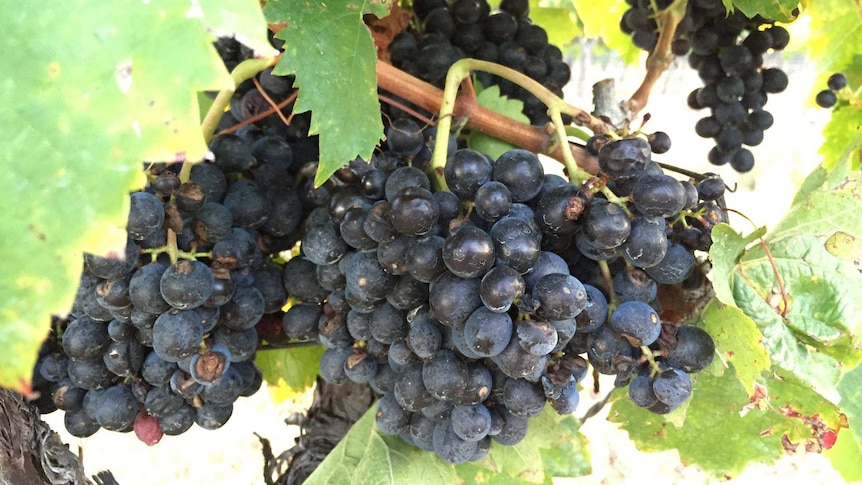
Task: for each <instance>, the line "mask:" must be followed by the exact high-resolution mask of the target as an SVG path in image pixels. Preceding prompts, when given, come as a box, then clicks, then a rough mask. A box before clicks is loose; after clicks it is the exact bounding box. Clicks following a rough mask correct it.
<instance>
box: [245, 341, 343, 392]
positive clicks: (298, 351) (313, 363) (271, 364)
mask: <svg viewBox="0 0 862 485" xmlns="http://www.w3.org/2000/svg"><path fill="white" fill-rule="evenodd" d="M325 350H326V348H325V347H324V346H322V345H314V346H310V347H295V348H288V349H277V350H265V351H261V352H258V353H257V357H255V363H256V364H257V366H258V367H260V370H261V372H262V373H263V378H264V380H266V382H267V384H269V385H270V387H272V388H273V392H272V394H273V397H274V398H275V399H276V400H277V401H283V400H285V399H287V398H289V397H291V396H293V395H295V394H300V393H302V392H304V391H305V390H307V389H308V388H310V387H311V386H313V385H314V381H315V379H317V375H318V369H319V368H320V356H322V355H323V352H324V351H325Z"/></svg>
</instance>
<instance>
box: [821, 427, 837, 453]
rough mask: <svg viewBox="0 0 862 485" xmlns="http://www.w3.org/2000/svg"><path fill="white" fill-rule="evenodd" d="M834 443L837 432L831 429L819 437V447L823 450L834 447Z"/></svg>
mask: <svg viewBox="0 0 862 485" xmlns="http://www.w3.org/2000/svg"><path fill="white" fill-rule="evenodd" d="M836 441H838V432H837V431H832V430H831V429H830V430H829V431H827V432H825V433H823V434H822V435H821V436H820V445H821V446H823V449H824V450H828V449H829V448H832V447H833V446H835V442H836Z"/></svg>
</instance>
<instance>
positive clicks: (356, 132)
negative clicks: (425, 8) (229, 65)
mask: <svg viewBox="0 0 862 485" xmlns="http://www.w3.org/2000/svg"><path fill="white" fill-rule="evenodd" d="M387 13H388V4H387V3H385V2H382V1H381V0H371V1H363V2H358V3H357V2H354V1H352V0H331V1H327V2H294V1H289V0H269V1H268V2H266V6H265V7H264V16H265V17H266V19H267V21H268V22H272V23H285V26H284V28H283V29H282V30H281V31H280V32H279V33H278V34H276V37H277V38H278V39H281V40H284V41H285V42H284V54H283V55H282V57H281V60H279V62H278V64H277V65H276V66H275V68H274V69H273V73H274V74H280V75H287V74H295V75H296V82H295V85H296V86H297V87H298V88H299V96H298V98H297V100H296V105H295V108H294V109H295V110H296V111H297V112H299V113H301V112H304V111H309V110H311V112H312V114H311V124H310V126H309V134H310V135H320V165H319V168H318V170H317V175H316V176H315V179H314V183H315V184H316V185H320V184H322V183H323V182H325V181H326V179H328V178H329V176H330V175H332V174H333V173H335V171H336V170H338V169H339V168H341V167H342V166H344V165H345V164H346V163H348V162H349V161H350V160H353V159H354V158H356V157H357V156H359V157H362V158H363V159H366V160H368V159H370V158H371V153H372V152H373V151H374V147H375V146H377V143H378V142H379V141H380V139H381V138H382V136H383V122H382V121H381V119H380V103H379V101H378V100H377V74H376V70H375V69H376V60H377V54H376V50H375V48H374V43H373V41H372V39H371V33H370V31H369V30H368V27H367V26H366V25H365V23H364V22H363V21H362V16H363V15H365V14H374V15H376V16H377V17H379V18H382V17H384V16H385V15H386V14H387Z"/></svg>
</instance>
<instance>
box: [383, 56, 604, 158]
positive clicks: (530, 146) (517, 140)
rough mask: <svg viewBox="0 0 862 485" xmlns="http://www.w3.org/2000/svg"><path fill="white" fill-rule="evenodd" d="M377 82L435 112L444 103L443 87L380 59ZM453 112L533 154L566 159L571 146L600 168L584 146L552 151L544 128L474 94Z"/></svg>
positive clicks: (460, 101) (577, 155) (469, 124)
mask: <svg viewBox="0 0 862 485" xmlns="http://www.w3.org/2000/svg"><path fill="white" fill-rule="evenodd" d="M459 62H460V61H459ZM531 81H532V80H531ZM377 85H378V86H379V87H380V88H381V89H383V90H385V91H388V92H390V93H392V94H395V95H397V96H399V97H401V98H404V99H408V100H410V102H411V103H413V104H415V105H416V106H419V107H420V108H422V109H424V110H426V111H430V112H432V113H438V112H439V111H440V107H441V104H442V102H443V91H442V90H441V89H439V88H437V87H435V86H433V85H431V84H429V83H426V82H425V81H422V80H421V79H418V78H416V77H414V76H411V75H410V74H407V73H406V72H404V71H402V70H400V69H398V68H396V67H394V66H392V65H391V64H388V63H386V62H384V61H380V60H378V61H377ZM552 94H553V93H552ZM451 113H452V115H453V116H457V117H459V118H466V119H467V123H466V127H467V128H469V129H475V130H478V131H481V132H482V133H485V134H488V135H490V136H493V137H495V138H499V139H501V140H504V141H507V142H509V143H511V144H513V145H515V146H518V147H521V148H523V149H525V150H530V151H532V152H534V153H544V154H546V155H548V156H550V157H551V158H554V159H555V160H558V161H563V150H564V148H568V149H569V150H571V153H572V156H573V157H574V158H575V161H576V162H577V164H578V166H579V167H580V168H582V169H584V170H585V171H587V172H589V173H596V172H598V170H599V168H598V161H597V160H596V158H595V157H593V156H591V155H590V154H589V153H587V151H586V150H585V149H584V148H583V147H581V146H578V145H574V144H568V147H566V145H564V144H557V146H556V147H555V149H554V150H553V151H551V150H550V148H551V145H552V138H551V134H550V133H548V132H547V131H546V130H545V129H544V128H542V127H539V126H532V125H528V124H527V123H521V122H518V121H515V120H513V119H511V118H508V117H506V116H504V115H501V114H500V113H497V112H495V111H492V110H490V109H488V108H485V107H484V106H481V105H480V104H479V103H478V102H477V101H476V99H475V97H470V96H467V95H465V94H463V93H462V94H461V95H459V96H457V97H456V99H455V100H454V106H453V111H452V112H451ZM598 121H600V120H598ZM438 122H439V120H438ZM450 126H451V122H450Z"/></svg>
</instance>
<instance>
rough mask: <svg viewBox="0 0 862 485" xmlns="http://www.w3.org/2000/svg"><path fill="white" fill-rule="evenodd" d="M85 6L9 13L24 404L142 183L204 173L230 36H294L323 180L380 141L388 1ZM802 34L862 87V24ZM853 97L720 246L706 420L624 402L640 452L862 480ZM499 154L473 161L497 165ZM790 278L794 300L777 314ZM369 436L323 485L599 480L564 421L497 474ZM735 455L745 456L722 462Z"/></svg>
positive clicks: (10, 338)
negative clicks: (825, 460)
mask: <svg viewBox="0 0 862 485" xmlns="http://www.w3.org/2000/svg"><path fill="white" fill-rule="evenodd" d="M79 3H82V2H57V1H54V0H48V1H47V2H39V3H38V4H37V3H30V2H24V3H20V2H11V0H0V10H2V11H3V12H4V15H3V16H2V17H0V26H2V27H3V29H4V32H6V35H5V39H6V40H5V44H4V47H5V48H4V55H3V56H0V86H2V89H0V103H2V104H0V106H2V109H0V133H2V134H3V135H4V143H3V145H2V147H0V169H2V170H0V194H3V197H2V200H0V208H2V210H3V213H4V216H5V217H4V218H3V220H2V222H0V224H1V225H2V226H0V234H2V237H0V297H2V299H0V346H2V348H3V349H4V351H3V352H2V353H0V386H3V387H9V388H13V389H18V390H26V389H27V388H28V380H29V374H30V372H31V369H32V366H33V363H34V361H35V357H36V351H37V350H38V347H39V345H40V342H41V340H42V338H43V337H44V335H45V334H46V332H47V331H48V329H49V326H50V317H51V315H53V314H63V313H64V312H66V311H67V310H68V308H69V307H70V305H71V302H72V300H73V298H74V294H75V287H76V284H77V280H78V277H79V275H80V271H81V263H80V261H81V254H82V252H93V253H98V254H108V253H110V252H111V251H115V250H117V248H121V247H122V246H123V244H124V240H123V238H124V232H123V229H122V226H123V224H124V221H125V217H126V214H127V211H128V197H127V194H128V192H129V191H131V190H135V189H139V188H140V187H142V186H143V183H144V179H143V177H142V172H141V170H140V168H141V164H142V162H145V161H174V160H178V161H182V160H185V161H192V162H194V161H199V160H200V159H202V158H203V157H204V156H205V154H206V152H207V149H206V145H205V143H204V139H203V136H202V134H201V131H200V129H199V125H198V124H199V119H200V118H199V110H200V108H199V106H198V93H199V92H201V91H204V90H223V89H231V88H232V86H231V84H232V81H231V79H230V77H229V75H228V73H227V72H226V71H225V70H224V67H223V65H222V63H221V61H220V59H219V58H218V56H217V55H216V53H215V51H214V49H213V48H212V46H211V45H210V43H211V41H212V40H213V35H214V34H218V35H235V36H237V37H238V38H239V39H240V40H241V41H243V42H244V43H245V44H247V45H249V46H251V47H253V48H254V49H255V51H256V53H257V54H259V55H261V56H264V55H271V54H272V50H271V47H270V45H269V43H268V41H267V38H266V30H265V25H266V23H267V22H269V23H270V24H283V25H285V28H283V29H282V30H281V31H280V32H279V34H278V36H277V37H278V38H279V39H281V40H283V41H285V53H284V55H283V56H282V57H281V59H280V61H279V63H278V65H277V67H276V71H275V72H276V73H278V74H287V73H295V74H296V76H297V81H296V84H297V86H299V87H300V95H299V99H298V102H297V105H296V109H297V110H298V111H305V110H311V111H312V112H313V115H312V123H311V132H312V133H313V134H314V133H319V134H320V146H321V163H320V166H321V169H320V172H319V173H318V179H317V180H318V181H321V180H324V179H325V178H326V177H327V176H328V175H329V174H331V173H332V172H334V171H335V170H336V169H337V168H338V167H340V166H341V165H342V164H343V163H345V162H347V161H349V160H351V159H353V158H355V157H356V156H363V157H367V156H369V155H370V153H371V151H372V150H373V149H374V147H375V146H376V144H377V143H379V141H380V139H381V136H382V124H381V121H380V116H379V108H378V105H377V98H376V82H375V76H376V73H375V62H376V59H375V52H374V46H373V44H372V40H371V36H370V35H369V33H368V30H367V29H366V27H365V26H364V24H363V15H364V14H371V15H374V16H377V17H382V16H385V15H386V14H387V12H388V10H389V5H388V4H386V3H385V2H379V1H366V2H362V3H360V4H356V3H354V2H349V1H347V0H334V1H328V2H325V3H323V2H305V3H297V2H289V1H287V0H280V1H279V0H270V1H268V2H267V5H266V7H265V8H264V9H263V10H261V9H260V8H259V4H258V2H256V1H254V0H243V1H226V0H199V1H196V2H173V1H167V0H151V1H148V2H141V1H132V0H116V1H113V2H99V3H94V2H83V3H85V4H86V5H85V6H86V8H82V5H79ZM725 4H726V5H727V6H728V8H731V7H733V8H738V9H740V10H741V11H742V12H743V13H745V14H746V15H754V14H756V13H761V14H764V15H766V16H773V17H777V18H783V19H789V18H790V13H791V12H792V11H793V9H794V8H795V7H797V2H796V1H795V0H736V1H734V2H733V3H732V4H731V1H730V0H725ZM531 6H532V17H533V18H534V19H535V20H536V21H537V22H538V23H540V24H542V25H543V26H544V27H545V28H547V29H548V30H549V32H550V37H551V40H552V41H555V42H558V43H562V42H566V41H568V40H569V39H571V38H572V37H573V36H575V35H581V34H583V35H586V36H590V37H602V39H603V41H604V42H605V43H606V44H607V45H608V46H609V47H611V48H613V49H616V50H617V52H618V53H619V54H620V55H621V56H622V57H623V58H624V59H626V60H628V61H630V62H634V61H636V60H639V59H640V58H641V55H640V53H639V52H638V50H637V49H636V48H634V47H633V46H632V45H631V43H630V40H629V38H628V37H626V36H625V35H623V34H622V33H621V32H620V31H619V27H618V23H619V18H620V15H621V14H622V12H623V11H624V9H625V2H623V1H622V0H614V1H611V2H605V3H603V4H602V6H601V8H597V7H596V5H595V2H586V1H583V0H548V1H531ZM802 15H803V16H804V17H805V18H806V19H807V21H809V22H810V24H809V25H810V34H809V38H808V39H794V42H805V45H807V46H808V48H809V55H810V57H811V58H812V59H814V60H816V62H817V63H818V65H819V69H820V70H821V72H822V73H823V76H822V78H823V79H824V80H825V78H826V77H827V76H828V75H829V74H830V73H832V72H844V73H845V74H846V75H847V76H848V78H849V79H850V85H851V86H855V87H858V86H859V85H860V83H862V49H861V48H860V46H859V42H858V38H859V33H860V31H862V20H860V15H862V7H860V5H859V3H858V2H855V1H853V0H823V1H821V0H818V1H816V2H815V1H808V2H804V3H803V4H802ZM48 32H50V35H48V34H47V33H48ZM821 84H825V83H821ZM812 89H814V90H817V88H816V87H812ZM855 96H856V97H855V98H854V100H853V101H851V102H850V103H841V104H839V105H838V106H837V107H836V108H835V109H834V111H833V115H832V120H831V122H830V123H829V125H828V126H827V128H826V131H825V133H824V137H825V143H824V144H823V147H822V149H821V154H822V155H823V163H822V166H821V167H820V168H818V169H817V170H815V171H814V172H813V173H812V174H811V175H810V176H809V177H808V178H807V179H806V180H805V182H804V183H803V185H802V187H801V189H800V191H799V194H798V195H797V197H796V199H795V200H794V202H793V204H792V206H791V207H790V208H789V211H788V212H787V214H786V215H785V216H784V217H783V218H782V219H780V220H779V222H778V223H777V224H776V225H775V226H774V227H772V228H768V230H767V228H763V229H758V230H756V231H754V232H752V233H751V234H747V235H746V234H740V233H737V232H736V231H735V230H734V229H732V228H730V227H719V228H716V230H715V232H714V237H715V241H716V244H715V246H714V247H713V250H712V251H711V253H710V257H711V259H712V262H713V265H714V273H713V280H714V282H715V294H716V296H715V299H714V300H713V301H712V302H710V304H709V305H708V306H707V307H706V309H705V310H704V311H703V312H702V314H701V315H699V316H698V317H697V322H696V323H697V324H698V325H701V326H703V327H704V328H705V329H707V330H708V331H709V332H710V334H711V335H713V336H714V337H715V340H716V343H717V347H718V349H717V351H718V356H719V357H720V358H718V359H716V360H715V362H714V363H713V365H712V367H711V368H710V369H709V371H708V372H705V373H703V375H702V376H701V377H700V379H699V380H698V381H697V383H696V386H695V393H694V396H695V397H694V398H693V400H692V401H691V404H690V405H688V406H686V407H684V408H683V409H680V410H678V411H677V412H675V413H672V414H671V415H670V416H667V417H660V416H655V415H651V414H648V413H645V412H644V411H642V410H639V409H636V408H635V407H634V406H633V405H632V404H631V403H629V402H628V401H627V400H626V399H615V402H614V404H613V408H612V413H611V419H612V420H614V421H615V422H618V423H620V425H621V426H623V427H624V428H625V429H626V430H627V431H628V432H629V433H630V436H631V438H632V439H633V440H634V441H635V443H636V444H637V445H638V446H639V447H641V448H642V449H646V450H662V449H674V448H675V449H679V450H680V456H681V458H682V460H683V461H684V462H685V463H692V464H697V465H698V466H700V467H702V468H704V469H705V470H707V471H710V472H712V473H714V474H716V475H720V476H732V475H734V474H737V473H739V472H740V471H741V470H742V469H743V468H744V467H745V465H746V464H747V463H749V462H751V461H774V460H775V459H777V458H779V457H780V456H782V455H783V453H784V452H785V451H786V449H787V446H788V445H787V443H788V442H789V443H791V444H800V443H803V444H805V445H806V446H808V447H813V448H815V449H818V447H819V448H820V449H826V450H828V451H826V453H827V456H829V458H830V459H831V460H832V462H833V464H834V466H835V467H836V469H838V470H839V471H840V472H841V473H842V474H843V475H844V476H845V478H847V479H862V466H860V464H859V461H858V456H859V450H860V449H862V399H860V396H862V368H860V367H859V366H858V363H859V362H860V361H862V350H860V348H862V343H860V324H862V318H860V317H862V315H860V311H862V307H860V304H862V298H860V297H862V295H860V291H862V285H860V283H862V281H860V277H859V264H860V261H862V243H860V241H862V239H860V238H862V220H860V217H862V215H860V214H862V210H860V209H862V207H860V197H859V190H862V189H860V188H859V182H860V180H859V177H860V176H859V166H860V147H862V109H860V100H859V97H858V93H855ZM348 100H349V101H348ZM480 102H482V104H483V105H485V106H488V107H490V108H492V109H495V110H498V111H500V112H502V113H508V114H510V116H515V114H514V113H515V112H516V111H518V108H517V106H515V107H512V106H510V105H509V104H508V103H506V102H501V100H500V98H499V96H498V95H496V94H495V93H494V92H493V90H492V89H489V90H486V91H484V92H482V93H481V94H480ZM489 142H493V141H492V140H488V139H482V137H474V139H472V140H471V141H470V143H471V144H472V145H475V146H482V147H485V149H487V150H490V151H493V150H498V149H500V147H499V146H496V147H495V146H494V144H493V143H491V145H488V143H489ZM483 144H484V145H483ZM776 215H777V214H776ZM766 248H768V249H769V252H770V254H771V256H770V255H768V254H767V252H766ZM776 270H777V273H778V275H780V277H781V279H782V284H783V286H784V287H785V290H786V293H787V297H786V298H785V297H784V296H782V295H781V292H780V291H778V294H776V288H777V287H779V286H781V285H778V281H777V278H778V276H777V275H776ZM319 353H320V349H317V348H304V349H293V350H282V351H274V352H269V353H265V354H263V355H262V356H261V357H260V359H259V364H260V365H261V367H262V368H263V370H264V372H265V374H266V377H267V380H268V381H269V382H270V383H273V384H276V385H277V386H278V387H279V388H280V389H282V391H283V392H282V393H281V394H279V395H285V393H289V392H291V391H295V392H298V391H300V390H302V389H304V388H306V387H307V386H309V385H311V384H312V383H313V379H314V377H315V375H316V362H317V360H318V358H319ZM622 395H623V393H619V395H615V396H614V398H618V397H621V396H622ZM372 421H373V416H372V414H371V413H369V414H367V415H366V416H365V418H363V419H362V420H361V421H360V422H359V423H357V425H356V426H355V427H354V428H353V430H352V431H351V432H350V434H349V435H348V438H347V439H345V440H344V441H343V442H342V443H341V444H340V445H339V447H338V448H337V449H336V452H334V453H333V454H332V455H331V456H330V457H329V458H328V459H327V461H326V462H325V463H324V465H323V466H321V468H320V470H319V471H318V473H317V474H316V475H315V476H314V477H313V479H312V481H314V480H317V481H319V482H321V483H322V482H323V481H324V480H328V479H336V478H337V479H338V480H337V481H338V482H340V483H341V482H343V483H348V482H350V481H351V480H357V479H358V477H362V478H363V479H364V478H366V477H372V476H373V477H377V478H379V479H380V482H382V483H397V482H398V481H399V479H403V480H409V481H411V483H413V482H414V479H415V480H417V481H416V482H415V483H421V480H425V479H430V477H437V478H445V479H446V480H447V481H454V480H458V481H463V482H465V483H484V482H488V481H491V480H492V479H493V481H494V482H495V483H497V482H499V483H520V482H523V481H528V482H538V483H543V482H544V483H547V482H549V481H550V477H551V476H577V475H579V474H583V473H588V471H589V464H588V460H587V456H586V454H585V452H584V449H585V448H584V446H585V443H584V441H583V439H582V438H581V437H580V436H579V434H578V431H577V428H578V426H577V421H576V420H574V419H573V418H571V417H567V418H560V417H558V416H556V415H555V414H553V413H552V412H550V411H546V412H545V414H543V415H542V417H541V418H540V419H538V420H536V422H535V423H534V424H532V428H531V434H530V437H529V438H528V440H527V441H525V443H522V445H519V446H517V447H514V448H512V449H497V448H495V449H494V450H493V451H492V453H491V454H490V455H489V457H488V458H487V459H486V460H484V461H483V462H480V463H478V464H472V465H469V466H461V467H457V468H452V467H450V466H448V465H444V464H442V463H441V462H440V461H439V460H438V459H437V458H435V457H433V456H431V455H430V454H425V453H419V452H417V451H415V450H414V449H411V448H408V447H406V445H404V444H403V443H401V442H400V441H399V440H397V439H391V438H388V437H384V436H380V435H379V434H378V433H377V431H376V430H375V428H374V426H373V423H372ZM848 427H849V429H847V428H848ZM836 437H837V438H838V439H837V441H835V438H836ZM833 443H834V444H835V446H834V447H832V444H833ZM719 446H721V447H722V449H724V450H729V451H728V452H726V453H721V454H717V453H714V450H715V449H716V448H717V447H719ZM408 464H409V465H410V466H409V467H408V466H407V465H408ZM455 477H457V478H455ZM396 478H397V479H396ZM327 483H328V482H327Z"/></svg>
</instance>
